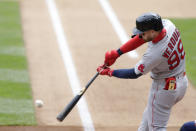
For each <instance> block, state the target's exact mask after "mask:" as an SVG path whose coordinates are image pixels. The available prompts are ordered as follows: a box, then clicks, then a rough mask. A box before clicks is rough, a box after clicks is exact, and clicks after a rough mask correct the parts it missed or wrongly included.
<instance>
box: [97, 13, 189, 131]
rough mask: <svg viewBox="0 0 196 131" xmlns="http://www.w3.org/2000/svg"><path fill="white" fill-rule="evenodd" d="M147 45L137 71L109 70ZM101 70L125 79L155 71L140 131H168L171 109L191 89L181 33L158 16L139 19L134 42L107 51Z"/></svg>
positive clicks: (134, 33)
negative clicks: (128, 55) (124, 57)
mask: <svg viewBox="0 0 196 131" xmlns="http://www.w3.org/2000/svg"><path fill="white" fill-rule="evenodd" d="M146 42H148V48H147V50H146V52H145V54H144V55H143V58H142V59H141V60H140V61H139V62H138V63H137V64H136V66H135V67H134V68H131V69H118V70H113V69H110V68H109V66H111V65H112V64H114V62H115V61H116V59H117V58H118V57H120V56H121V55H122V54H124V53H127V52H129V51H132V50H134V49H136V48H137V47H139V46H141V45H142V44H144V43H146ZM106 65H107V66H106ZM97 71H98V72H99V74H100V75H108V76H110V77H111V76H114V77H117V78H123V79H136V78H138V77H140V76H142V75H145V74H147V73H148V72H150V71H151V78H152V79H153V82H152V85H151V90H150V93H149V98H148V104H147V106H146V108H145V110H144V113H143V120H142V122H141V124H140V126H139V128H138V131H166V126H167V122H168V120H169V116H170V112H171V108H172V106H173V105H174V104H176V103H177V102H178V101H180V100H181V99H182V98H183V96H184V94H185V92H186V88H187V86H188V80H187V77H186V74H185V51H184V48H183V44H182V41H181V38H180V32H179V31H178V29H177V28H176V27H175V25H174V24H173V23H172V22H171V21H170V20H168V19H163V20H162V19H161V17H160V16H159V15H158V14H156V13H145V14H143V15H141V16H139V17H138V18H137V19H136V28H134V29H133V36H132V39H130V40H129V41H128V42H126V43H125V44H124V45H122V46H121V47H120V48H119V49H117V50H112V51H108V52H106V54H105V61H104V65H101V66H99V67H98V68H97Z"/></svg>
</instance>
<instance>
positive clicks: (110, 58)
mask: <svg viewBox="0 0 196 131" xmlns="http://www.w3.org/2000/svg"><path fill="white" fill-rule="evenodd" d="M119 56H120V55H119V54H118V52H117V51H116V50H112V51H108V52H106V53H105V61H104V63H105V65H107V66H111V65H112V64H114V62H115V61H116V59H117V58H118V57H119Z"/></svg>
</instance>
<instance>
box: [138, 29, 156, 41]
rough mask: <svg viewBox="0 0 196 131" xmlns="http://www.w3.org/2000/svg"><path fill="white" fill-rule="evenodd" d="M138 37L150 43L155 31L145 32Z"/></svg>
mask: <svg viewBox="0 0 196 131" xmlns="http://www.w3.org/2000/svg"><path fill="white" fill-rule="evenodd" d="M140 37H141V38H142V39H143V40H144V41H146V42H149V41H152V40H153V39H154V38H155V31H154V30H149V31H145V32H144V33H142V34H140Z"/></svg>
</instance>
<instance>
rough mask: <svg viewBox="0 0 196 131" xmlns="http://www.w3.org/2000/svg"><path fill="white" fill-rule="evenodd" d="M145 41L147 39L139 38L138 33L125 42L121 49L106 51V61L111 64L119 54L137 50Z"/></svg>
mask: <svg viewBox="0 0 196 131" xmlns="http://www.w3.org/2000/svg"><path fill="white" fill-rule="evenodd" d="M144 43H145V41H144V40H143V39H142V38H139V35H136V36H135V37H134V38H132V39H130V40H129V41H127V42H126V43H125V44H123V45H122V46H121V47H120V48H119V49H117V50H112V51H108V52H106V54H105V61H104V63H105V64H106V65H108V66H111V65H112V64H113V63H114V62H115V61H116V59H117V58H118V57H119V56H121V55H122V54H124V53H127V52H129V51H132V50H135V49H136V48H138V47H139V46H141V45H142V44H144Z"/></svg>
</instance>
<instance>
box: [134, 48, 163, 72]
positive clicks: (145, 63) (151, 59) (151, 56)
mask: <svg viewBox="0 0 196 131" xmlns="http://www.w3.org/2000/svg"><path fill="white" fill-rule="evenodd" d="M157 54H158V55H157ZM161 59H162V57H161V55H159V53H157V52H154V53H153V51H151V50H147V52H146V53H145V54H144V55H143V57H142V59H141V60H140V61H139V62H138V63H137V64H136V66H135V73H136V74H143V75H144V74H147V73H148V72H150V71H151V70H152V69H153V68H155V67H156V66H158V65H159V64H160V63H161Z"/></svg>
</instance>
